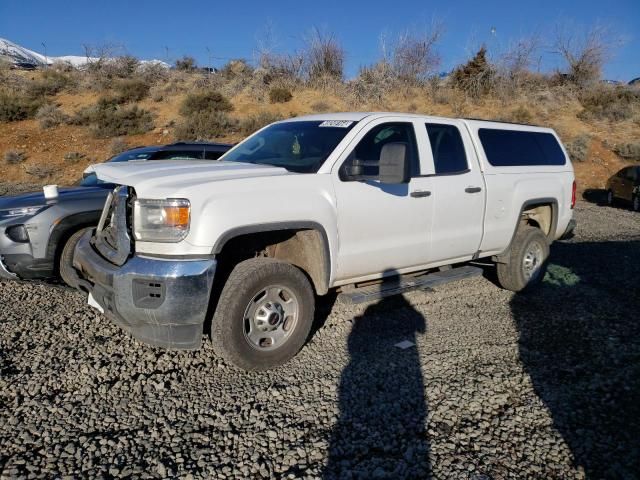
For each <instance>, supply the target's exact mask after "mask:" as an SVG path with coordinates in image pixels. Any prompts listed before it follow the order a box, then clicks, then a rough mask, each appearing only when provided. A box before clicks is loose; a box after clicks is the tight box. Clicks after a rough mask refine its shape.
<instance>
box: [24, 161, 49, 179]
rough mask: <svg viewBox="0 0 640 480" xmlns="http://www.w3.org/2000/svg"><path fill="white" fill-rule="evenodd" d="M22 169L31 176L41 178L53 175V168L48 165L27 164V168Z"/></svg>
mask: <svg viewBox="0 0 640 480" xmlns="http://www.w3.org/2000/svg"><path fill="white" fill-rule="evenodd" d="M24 171H25V172H26V173H27V175H31V176H33V177H36V178H39V179H41V180H43V179H45V178H49V177H50V176H51V175H53V172H54V169H53V167H50V166H49V165H42V164H37V165H30V166H28V167H27V168H25V169H24Z"/></svg>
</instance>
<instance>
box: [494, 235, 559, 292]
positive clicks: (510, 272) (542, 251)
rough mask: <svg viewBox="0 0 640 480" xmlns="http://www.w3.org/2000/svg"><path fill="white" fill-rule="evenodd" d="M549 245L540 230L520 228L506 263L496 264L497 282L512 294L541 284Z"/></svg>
mask: <svg viewBox="0 0 640 480" xmlns="http://www.w3.org/2000/svg"><path fill="white" fill-rule="evenodd" d="M548 258H549V243H548V242H547V237H546V236H545V234H544V233H542V230H540V229H539V228H536V227H531V226H528V225H526V226H520V227H518V231H517V232H516V235H515V237H514V239H513V242H512V243H511V249H510V252H509V255H508V258H507V262H506V263H498V266H497V271H498V282H499V283H500V285H501V286H502V287H503V288H506V289H507V290H511V291H513V292H520V291H522V290H528V289H531V288H533V287H535V286H536V285H538V284H540V282H542V279H543V278H544V275H545V273H546V271H547V259H548Z"/></svg>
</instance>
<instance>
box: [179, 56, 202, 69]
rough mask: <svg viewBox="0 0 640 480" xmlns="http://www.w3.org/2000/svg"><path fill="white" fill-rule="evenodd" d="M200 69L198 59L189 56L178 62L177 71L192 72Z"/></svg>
mask: <svg viewBox="0 0 640 480" xmlns="http://www.w3.org/2000/svg"><path fill="white" fill-rule="evenodd" d="M197 67H198V64H197V62H196V59H195V58H193V57H189V56H187V55H185V56H183V57H182V58H179V59H178V60H176V70H181V71H183V72H192V71H194V70H195V69H196V68H197Z"/></svg>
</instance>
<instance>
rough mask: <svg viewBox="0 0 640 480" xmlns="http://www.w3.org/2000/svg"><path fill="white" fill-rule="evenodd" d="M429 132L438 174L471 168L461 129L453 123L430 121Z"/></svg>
mask: <svg viewBox="0 0 640 480" xmlns="http://www.w3.org/2000/svg"><path fill="white" fill-rule="evenodd" d="M427 133H428V134H429V143H431V151H432V152H433V163H434V167H435V172H436V175H447V174H449V175H450V174H454V173H463V172H466V171H468V170H469V165H468V163H467V154H466V153H465V150H464V144H463V143H462V136H461V135H460V130H458V128H457V127H455V126H453V125H444V124H439V123H428V124H427Z"/></svg>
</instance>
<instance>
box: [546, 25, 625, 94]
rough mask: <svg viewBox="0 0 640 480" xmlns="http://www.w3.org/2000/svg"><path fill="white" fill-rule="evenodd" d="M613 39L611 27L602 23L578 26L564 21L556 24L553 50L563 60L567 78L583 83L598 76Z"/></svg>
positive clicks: (606, 58) (610, 50) (579, 84)
mask: <svg viewBox="0 0 640 480" xmlns="http://www.w3.org/2000/svg"><path fill="white" fill-rule="evenodd" d="M616 43H617V42H616V40H615V39H614V38H613V37H612V35H611V32H610V30H609V29H608V28H607V27H604V26H602V25H595V26H591V27H589V28H586V29H580V28H576V27H575V26H574V25H570V24H565V25H557V26H556V31H555V38H554V41H553V44H552V50H553V51H554V52H555V53H556V54H558V55H559V56H560V57H561V58H562V60H563V61H564V62H565V64H566V65H565V68H566V79H567V80H568V81H569V82H571V83H574V84H576V85H578V86H581V87H583V86H585V85H588V84H590V83H594V82H596V81H597V80H599V79H600V76H601V74H602V68H603V66H604V64H605V63H606V62H607V61H608V60H609V59H610V57H611V53H612V50H613V47H614V45H615V44H616Z"/></svg>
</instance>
